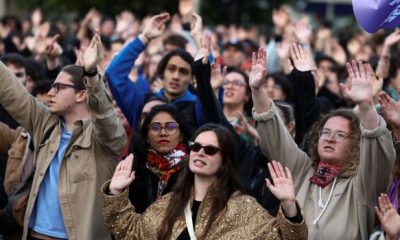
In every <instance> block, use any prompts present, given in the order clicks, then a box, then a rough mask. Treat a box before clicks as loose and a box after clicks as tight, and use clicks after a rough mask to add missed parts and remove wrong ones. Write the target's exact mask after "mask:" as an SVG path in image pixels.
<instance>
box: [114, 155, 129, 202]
mask: <svg viewBox="0 0 400 240" xmlns="http://www.w3.org/2000/svg"><path fill="white" fill-rule="evenodd" d="M132 165H133V154H129V156H127V157H126V158H125V159H124V160H123V161H121V162H120V163H119V164H118V166H117V168H116V169H115V172H114V175H113V177H112V178H111V183H110V191H111V192H112V193H113V194H115V195H116V194H119V193H121V192H123V191H124V190H125V188H127V187H128V186H129V185H130V184H131V183H132V182H133V180H135V172H134V171H132Z"/></svg>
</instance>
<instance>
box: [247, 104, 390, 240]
mask: <svg viewBox="0 0 400 240" xmlns="http://www.w3.org/2000/svg"><path fill="white" fill-rule="evenodd" d="M253 116H254V119H255V120H256V121H257V122H258V124H257V131H258V133H259V136H260V146H261V149H262V150H263V152H264V154H265V155H266V156H267V158H268V159H275V160H277V161H279V162H281V163H282V164H283V165H285V166H287V167H288V168H289V169H290V171H291V172H292V176H293V183H294V188H295V191H296V199H297V201H298V202H299V204H300V207H302V208H303V210H304V215H305V218H306V221H307V223H308V238H309V239H368V237H369V235H370V234H371V232H372V230H373V227H374V220H375V210H374V207H375V206H377V200H378V195H379V194H380V193H381V192H385V191H386V188H387V184H388V181H389V174H390V169H391V168H392V166H393V163H394V159H395V151H394V147H393V143H392V137H391V135H390V132H389V130H388V129H387V128H386V123H385V121H384V120H383V119H382V118H381V117H380V119H379V126H378V127H377V128H375V129H365V128H363V126H361V140H360V163H359V166H358V168H357V174H356V175H354V176H351V177H342V176H340V175H339V176H338V178H337V182H336V184H335V185H334V184H333V183H332V184H330V185H328V186H326V187H325V188H320V187H318V186H317V185H315V184H312V183H311V182H310V180H309V179H310V177H311V176H313V174H314V167H313V160H312V159H311V158H310V157H309V156H308V155H307V154H306V153H305V152H303V151H301V150H300V149H299V148H298V147H297V145H296V143H295V142H294V141H293V138H292V137H291V136H290V134H289V132H288V131H287V129H286V127H285V125H284V124H283V122H282V120H281V119H280V117H279V114H277V113H276V107H275V105H274V104H273V103H272V105H271V109H270V110H269V111H268V112H264V113H259V114H257V113H253ZM332 188H333V190H332ZM331 190H332V194H331V199H330V201H329V203H327V202H328V198H329V195H330V192H331ZM320 194H321V195H322V198H321V199H322V201H323V202H324V203H325V204H327V207H326V209H325V211H324V212H323V214H322V215H321V217H320V218H319V220H318V221H316V222H315V223H314V220H315V219H317V217H318V216H319V215H320V214H321V211H322V209H321V208H320V207H319V205H318V202H319V199H320V197H319V196H320Z"/></svg>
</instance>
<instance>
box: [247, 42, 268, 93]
mask: <svg viewBox="0 0 400 240" xmlns="http://www.w3.org/2000/svg"><path fill="white" fill-rule="evenodd" d="M266 65H267V53H266V51H265V49H264V48H259V49H258V55H257V56H256V53H255V52H253V56H252V58H251V72H250V76H249V79H250V80H249V85H250V87H251V88H252V89H259V88H260V87H261V84H262V82H263V79H264V77H265V75H266V74H267V69H266Z"/></svg>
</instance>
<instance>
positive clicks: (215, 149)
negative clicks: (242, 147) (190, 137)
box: [189, 142, 221, 156]
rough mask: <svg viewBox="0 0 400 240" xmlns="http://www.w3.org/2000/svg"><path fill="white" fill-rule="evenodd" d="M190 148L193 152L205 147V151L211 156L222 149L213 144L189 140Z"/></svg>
mask: <svg viewBox="0 0 400 240" xmlns="http://www.w3.org/2000/svg"><path fill="white" fill-rule="evenodd" d="M189 148H190V151H193V152H199V151H200V149H203V150H204V153H205V154H207V155H209V156H212V155H215V154H216V153H217V152H219V151H221V149H219V148H218V147H215V146H211V145H207V146H203V145H201V144H200V143H198V142H189Z"/></svg>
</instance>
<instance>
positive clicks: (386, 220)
mask: <svg viewBox="0 0 400 240" xmlns="http://www.w3.org/2000/svg"><path fill="white" fill-rule="evenodd" d="M378 202H379V208H377V207H375V212H376V214H377V215H378V218H379V221H380V222H381V224H382V227H383V230H384V231H385V233H386V235H388V236H390V237H391V238H392V239H394V238H396V239H397V237H399V235H400V215H399V214H398V213H397V210H396V209H395V208H394V207H393V205H392V203H391V202H390V199H389V197H388V196H387V195H386V194H381V196H380V197H379V198H378Z"/></svg>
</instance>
